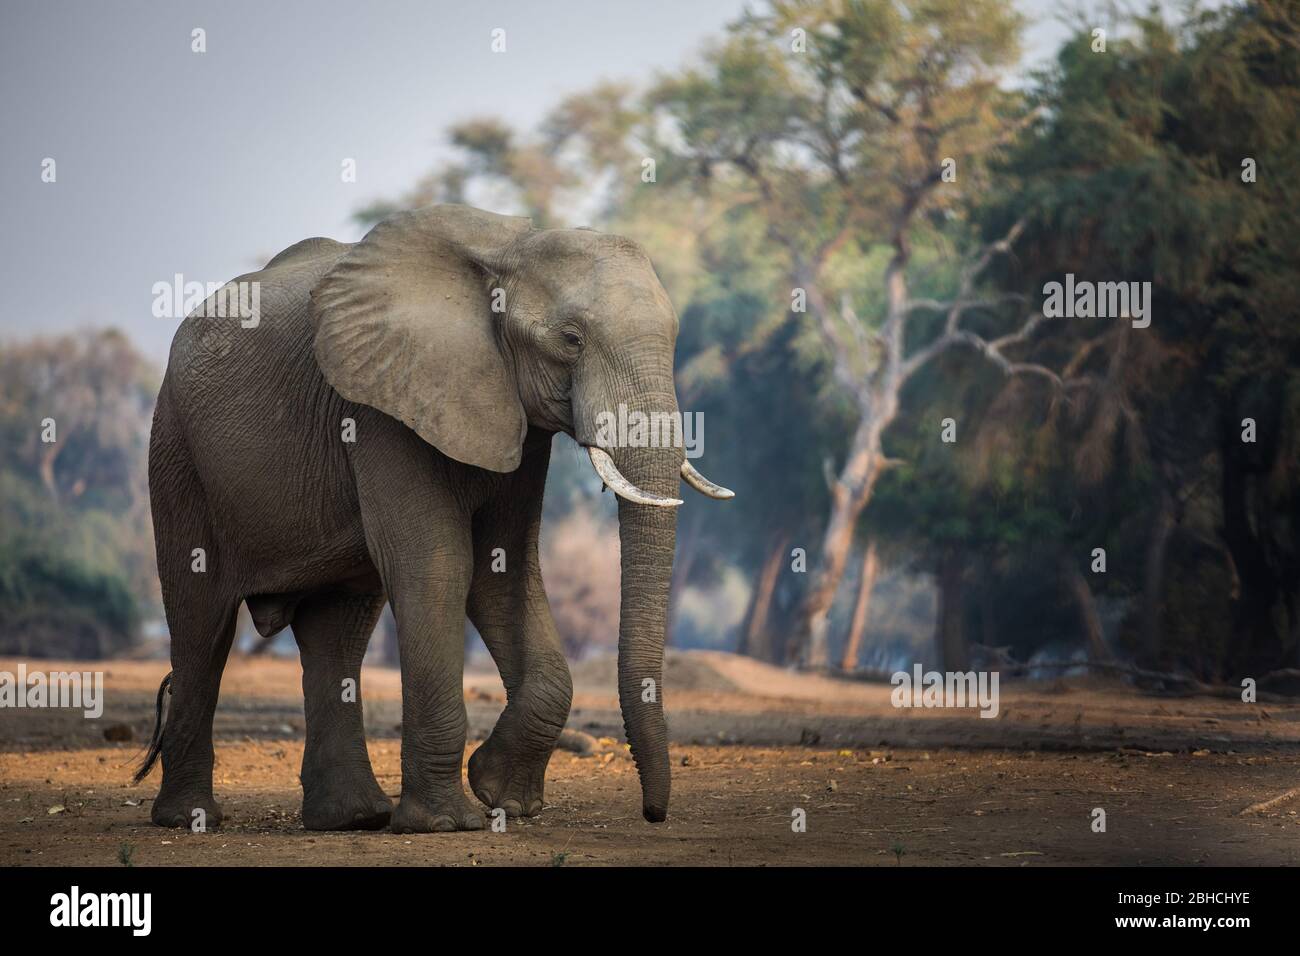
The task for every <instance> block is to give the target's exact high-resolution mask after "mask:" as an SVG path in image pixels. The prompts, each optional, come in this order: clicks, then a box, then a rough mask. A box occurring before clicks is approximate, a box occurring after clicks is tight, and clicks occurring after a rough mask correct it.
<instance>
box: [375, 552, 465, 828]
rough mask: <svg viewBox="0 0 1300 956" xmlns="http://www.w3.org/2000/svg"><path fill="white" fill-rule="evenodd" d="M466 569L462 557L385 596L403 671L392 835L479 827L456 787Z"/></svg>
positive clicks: (461, 750) (461, 746) (461, 744)
mask: <svg viewBox="0 0 1300 956" xmlns="http://www.w3.org/2000/svg"><path fill="white" fill-rule="evenodd" d="M446 560H447V558H446V557H445V556H444V558H443V561H446ZM468 565H469V559H468V555H466V556H465V560H464V562H463V566H461V567H455V568H452V567H449V568H445V569H444V570H443V571H442V573H438V574H435V575H433V576H431V577H430V578H429V579H428V582H427V583H424V584H414V583H413V582H411V581H409V580H408V581H403V582H402V583H400V584H398V585H396V586H395V587H394V588H393V589H392V591H390V598H391V600H392V602H393V609H394V614H395V615H396V618H397V635H398V644H399V651H400V655H401V666H402V796H401V799H400V800H399V802H398V804H397V809H396V810H395V811H393V821H392V828H393V831H394V832H395V833H431V832H436V831H446V830H482V829H483V828H484V826H485V825H486V823H485V820H484V818H483V814H482V813H481V812H480V811H479V810H478V809H476V808H475V807H474V806H473V805H472V804H471V803H470V802H469V800H468V799H467V798H466V797H465V790H464V786H463V785H462V783H461V765H462V761H463V759H464V755H465V734H466V727H467V721H466V716H465V697H464V690H463V688H464V670H465V598H466V594H467V592H468V590H469V566H468Z"/></svg>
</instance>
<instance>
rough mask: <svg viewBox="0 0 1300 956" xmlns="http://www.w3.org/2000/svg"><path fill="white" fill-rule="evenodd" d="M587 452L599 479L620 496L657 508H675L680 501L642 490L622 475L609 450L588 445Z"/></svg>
mask: <svg viewBox="0 0 1300 956" xmlns="http://www.w3.org/2000/svg"><path fill="white" fill-rule="evenodd" d="M587 454H588V455H590V456H591V466H592V467H593V468H595V469H596V474H598V475H600V480H601V481H603V482H604V483H605V484H606V485H607V486H608V487H609V488H611V489H612V490H613V492H614V494H616V495H618V496H619V497H620V498H626V499H627V500H628V501H632V502H635V503H636V504H639V505H654V506H655V507H657V508H676V507H677V506H678V505H680V504H681V503H682V502H681V499H680V498H665V497H663V496H662V495H652V494H650V492H648V491H642V490H641V489H640V488H638V487H637V486H636V485H634V484H632V482H630V481H628V480H627V479H626V478H624V477H623V473H622V472H620V471H619V470H618V466H616V465H615V464H614V459H613V458H610V457H609V452H607V451H605V450H604V449H603V448H597V447H596V446H595V445H588V446H587Z"/></svg>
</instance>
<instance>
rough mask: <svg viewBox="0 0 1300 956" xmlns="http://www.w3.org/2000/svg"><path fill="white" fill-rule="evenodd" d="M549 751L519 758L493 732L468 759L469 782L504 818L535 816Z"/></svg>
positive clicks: (538, 809)
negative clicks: (503, 812) (504, 815)
mask: <svg viewBox="0 0 1300 956" xmlns="http://www.w3.org/2000/svg"><path fill="white" fill-rule="evenodd" d="M550 759H551V752H550V751H549V750H547V751H546V752H544V753H542V754H540V755H537V754H534V755H532V756H531V757H520V756H518V755H517V754H516V753H512V752H511V749H510V748H509V747H507V746H505V745H503V744H501V743H499V742H498V739H497V734H496V733H493V734H492V736H490V737H489V738H488V739H487V740H486V741H485V742H484V744H483V746H481V747H479V748H478V750H476V751H474V753H473V754H472V755H470V758H469V785H470V788H471V789H472V790H473V791H474V796H476V797H478V798H479V799H480V800H482V801H483V803H484V804H486V805H487V806H488V807H491V808H492V809H494V810H495V809H496V808H497V807H500V808H501V809H502V810H504V811H505V812H506V816H507V817H535V816H537V814H539V813H541V812H542V788H543V786H544V784H545V780H546V765H547V764H548V763H549V762H550Z"/></svg>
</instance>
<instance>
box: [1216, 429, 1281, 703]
mask: <svg viewBox="0 0 1300 956" xmlns="http://www.w3.org/2000/svg"><path fill="white" fill-rule="evenodd" d="M1223 429H1224V431H1223V435H1222V437H1221V442H1222V458H1223V479H1222V487H1221V495H1222V502H1223V540H1224V543H1225V544H1226V545H1227V547H1228V553H1229V554H1230V556H1231V557H1232V563H1233V566H1234V567H1235V568H1236V571H1237V580H1238V582H1239V584H1240V587H1239V590H1238V593H1237V595H1236V598H1235V599H1234V600H1233V601H1232V604H1231V607H1232V618H1233V643H1232V644H1231V645H1230V646H1229V647H1228V649H1227V658H1228V660H1227V673H1226V674H1225V675H1224V676H1225V677H1227V678H1229V679H1230V681H1233V682H1235V681H1236V680H1238V679H1239V678H1242V677H1250V676H1257V675H1259V674H1260V673H1263V672H1265V671H1269V670H1272V669H1273V668H1274V667H1276V666H1277V664H1278V662H1279V661H1280V659H1281V657H1282V642H1281V635H1279V634H1278V633H1277V628H1276V626H1275V623H1274V620H1273V607H1274V605H1275V604H1276V603H1277V598H1278V586H1277V581H1276V580H1275V578H1274V576H1273V572H1272V569H1271V568H1270V567H1269V561H1268V556H1267V554H1266V553H1265V550H1264V546H1263V544H1262V543H1261V542H1260V540H1259V537H1258V536H1257V535H1256V533H1255V530H1254V528H1253V527H1252V524H1251V515H1250V497H1251V496H1250V491H1251V488H1250V485H1251V480H1250V479H1251V473H1250V471H1248V469H1247V463H1246V462H1243V461H1242V457H1243V453H1242V451H1241V443H1240V441H1238V439H1237V434H1238V433H1237V430H1236V426H1235V425H1234V424H1233V423H1232V422H1231V421H1228V422H1225V423H1224V425H1223Z"/></svg>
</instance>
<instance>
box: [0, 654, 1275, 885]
mask: <svg viewBox="0 0 1300 956" xmlns="http://www.w3.org/2000/svg"><path fill="white" fill-rule="evenodd" d="M28 667H29V669H30V668H34V669H40V670H42V671H53V670H72V669H76V670H87V669H90V670H93V669H95V668H96V667H98V668H100V669H102V670H103V671H104V672H105V675H106V676H105V683H106V687H107V694H106V705H105V710H104V715H103V717H102V718H100V719H98V720H86V719H84V718H83V717H82V716H81V714H80V712H79V711H64V710H60V711H53V710H7V709H6V710H0V865H15V864H17V865H47V866H48V865H56V866H57V865H70V864H78V865H84V864H90V865H108V866H113V865H121V864H122V863H123V861H126V860H129V862H130V863H131V864H132V865H141V866H155V865H202V866H222V865H268V864H284V865H394V864H396V865H429V864H452V865H463V866H477V865H497V864H514V865H544V866H551V865H564V866H575V865H602V864H606V865H607V864H631V865H673V864H704V865H710V864H736V865H805V864H831V865H880V866H914V865H985V866H988V865H994V866H997V865H1002V866H1042V865H1092V864H1104V863H1118V864H1213V865H1228V864H1245V865H1264V864H1269V865H1280V864H1292V865H1294V864H1297V863H1300V815H1298V811H1300V796H1294V797H1291V798H1288V799H1285V800H1282V801H1280V802H1278V803H1276V804H1274V805H1272V806H1270V807H1268V808H1265V809H1263V810H1249V809H1248V808H1251V807H1252V806H1254V805H1257V804H1259V803H1261V802H1264V801H1268V800H1271V799H1273V798H1276V797H1279V796H1281V795H1283V794H1285V793H1287V792H1289V791H1291V790H1292V789H1293V788H1297V787H1300V702H1295V703H1288V702H1278V701H1268V702H1262V703H1256V704H1244V703H1242V702H1240V701H1239V700H1236V699H1232V698H1217V697H1167V696H1163V697H1162V696H1152V695H1145V694H1142V693H1139V692H1138V691H1136V690H1134V689H1132V688H1129V687H1125V686H1122V685H1119V684H1099V683H1093V682H1086V681H1085V682H1078V681H1070V682H1066V681H1056V682H1051V683H1033V682H1019V683H1014V684H1013V683H1004V684H1003V687H1002V693H1001V712H1000V714H999V716H998V717H997V718H996V719H993V720H985V719H980V718H979V717H978V716H977V715H976V714H975V713H974V712H960V713H957V712H953V711H951V710H948V711H926V710H898V709H895V708H894V707H893V706H892V705H891V704H890V701H889V694H890V690H891V688H890V687H889V686H888V685H880V684H866V683H856V682H850V681H840V680H833V679H830V678H824V677H817V676H811V675H801V674H794V673H789V672H786V671H782V670H779V669H777V668H772V667H768V666H766V665H763V664H759V663H757V662H754V661H749V660H745V659H741V658H735V657H733V656H731V655H725V654H712V653H699V652H695V653H689V654H676V655H673V656H672V657H671V658H670V661H669V665H668V668H667V672H666V675H665V687H666V695H665V700H666V705H667V708H668V713H669V723H670V728H671V731H672V738H673V746H672V751H671V753H672V764H673V774H674V776H673V799H672V808H671V814H670V817H669V821H668V822H667V823H665V824H661V825H658V826H652V825H650V824H647V823H645V822H644V821H643V820H642V819H641V815H640V798H639V786H638V783H637V777H636V771H635V768H634V767H633V765H632V762H631V760H630V759H629V758H628V755H627V751H626V747H625V746H624V745H623V744H622V743H621V735H620V732H621V720H620V719H619V717H618V711H617V703H616V700H615V698H614V695H613V691H612V687H613V683H612V679H611V677H612V666H611V665H610V664H609V663H608V662H602V661H596V662H589V663H587V664H583V665H580V666H578V667H575V669H574V671H575V674H574V677H575V686H576V694H575V701H574V710H573V714H572V716H571V718H570V727H571V728H572V729H575V730H580V731H583V732H585V733H588V734H591V735H592V736H593V737H596V738H602V739H600V740H599V741H598V742H597V743H596V744H595V746H594V752H593V753H592V754H591V755H587V756H580V755H578V754H575V753H571V752H567V751H563V750H561V751H557V753H556V754H555V756H554V758H553V759H552V761H551V765H550V770H549V772H548V774H547V789H546V808H545V810H544V811H543V813H542V814H541V815H540V816H538V817H535V818H533V819H530V820H511V821H509V824H508V826H507V828H506V831H505V832H504V833H496V832H492V831H491V830H487V831H481V832H475V833H456V834H428V835H407V836H398V835H395V834H392V833H388V832H379V833H341V834H328V833H309V832H307V831H304V830H303V829H302V827H301V821H300V817H299V813H300V803H301V790H300V789H299V786H298V780H297V774H298V767H299V765H300V762H301V757H302V732H303V717H302V698H301V690H300V683H299V682H300V676H301V672H300V670H299V667H298V663H297V661H295V660H269V659H248V658H235V659H232V661H231V662H230V665H229V667H228V668H227V671H226V676H225V680H224V683H223V694H222V699H221V704H220V707H219V708H218V712H217V722H216V737H217V746H216V750H217V768H216V791H217V799H218V800H219V801H221V802H222V804H223V806H224V809H225V813H226V817H227V821H226V824H225V825H224V826H223V828H222V829H221V830H220V831H216V832H211V833H205V834H194V833H190V832H187V831H171V830H160V829H157V828H154V827H152V826H150V825H149V823H148V810H149V802H150V800H151V799H152V797H153V796H154V795H155V794H156V792H157V784H158V778H157V776H156V774H155V776H153V777H151V778H148V779H146V780H145V781H144V783H143V784H141V785H138V786H136V785H132V784H131V782H130V776H131V770H132V768H133V765H134V764H135V762H136V761H137V760H138V757H139V754H140V751H141V750H142V747H143V744H142V741H144V740H145V739H147V736H148V732H149V728H150V726H151V722H152V714H153V698H154V694H155V693H156V690H157V686H158V681H159V680H160V679H161V677H162V675H163V674H164V673H165V672H166V670H167V667H166V665H165V664H164V663H162V662H154V661H131V662H124V661H112V662H95V663H86V662H81V663H77V662H51V661H40V662H36V661H30V662H28ZM16 668H17V661H14V660H3V659H0V670H7V671H10V672H14V671H15V670H16ZM362 683H363V692H364V697H365V707H366V717H367V730H368V735H369V739H370V752H371V758H372V761H373V763H374V766H375V772H376V775H377V776H378V779H379V782H380V785H381V786H382V787H383V788H384V789H385V791H387V792H388V793H389V794H391V795H393V796H394V797H396V796H397V794H398V793H399V792H400V787H401V778H400V773H399V751H400V730H399V726H400V720H401V708H400V696H399V692H400V678H399V675H398V674H397V672H396V671H392V670H386V669H380V668H368V669H367V670H366V671H365V672H364V674H363V678H362ZM465 684H466V693H465V696H466V707H467V710H468V712H469V716H470V729H471V738H472V740H471V743H470V745H469V747H468V748H467V754H468V753H469V752H472V751H473V749H474V747H476V746H477V745H478V743H479V742H481V740H482V739H483V737H484V736H486V734H487V732H488V731H489V730H490V729H491V726H492V724H493V722H494V721H495V718H496V715H497V714H498V713H499V712H500V709H501V706H502V704H503V701H504V695H503V693H502V691H501V687H500V683H499V681H498V680H497V679H496V676H495V674H492V673H487V672H472V673H469V674H467V675H466V681H465ZM106 730H110V731H111V732H112V733H115V734H117V735H121V734H125V733H129V734H130V735H131V737H132V740H131V741H129V742H121V743H111V742H108V741H106V740H105V731H106ZM1298 792H1300V791H1298ZM1095 808H1101V809H1103V810H1105V812H1106V832H1104V833H1096V832H1093V830H1092V821H1093V811H1094V809H1095ZM796 810H802V811H804V812H805V813H806V819H807V829H806V832H801V833H796V832H793V830H792V827H791V821H792V818H793V814H794V813H795V811H796ZM1243 811H1246V812H1243Z"/></svg>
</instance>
